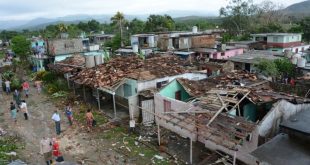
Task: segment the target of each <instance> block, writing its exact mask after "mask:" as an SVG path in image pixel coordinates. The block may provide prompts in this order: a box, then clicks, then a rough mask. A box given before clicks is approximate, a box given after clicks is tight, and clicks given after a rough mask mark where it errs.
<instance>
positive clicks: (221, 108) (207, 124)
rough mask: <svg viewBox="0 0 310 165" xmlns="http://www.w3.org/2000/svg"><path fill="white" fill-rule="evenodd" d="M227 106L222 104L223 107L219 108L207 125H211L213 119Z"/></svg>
mask: <svg viewBox="0 0 310 165" xmlns="http://www.w3.org/2000/svg"><path fill="white" fill-rule="evenodd" d="M225 108H226V104H225V105H223V106H222V108H221V109H219V110H218V111H217V112H216V114H215V115H214V116H213V117H212V118H211V120H210V121H209V122H208V124H207V126H210V124H211V123H212V122H213V120H214V119H215V118H216V117H217V116H218V115H219V114H220V113H221V112H222V111H223V110H224V109H225Z"/></svg>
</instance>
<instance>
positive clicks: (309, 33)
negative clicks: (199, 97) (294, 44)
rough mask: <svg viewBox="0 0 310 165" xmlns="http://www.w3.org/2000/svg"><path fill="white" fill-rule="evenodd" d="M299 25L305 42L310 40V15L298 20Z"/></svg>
mask: <svg viewBox="0 0 310 165" xmlns="http://www.w3.org/2000/svg"><path fill="white" fill-rule="evenodd" d="M299 25H300V27H301V29H302V32H303V39H304V40H305V41H306V42H310V17H306V18H304V19H303V20H302V21H300V23H299Z"/></svg>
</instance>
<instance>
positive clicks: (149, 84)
mask: <svg viewBox="0 0 310 165" xmlns="http://www.w3.org/2000/svg"><path fill="white" fill-rule="evenodd" d="M176 78H187V79H190V80H194V79H195V80H201V79H205V78H207V75H206V74H203V73H184V74H180V75H175V76H170V77H164V78H158V79H155V80H149V81H138V93H139V92H140V91H143V90H145V89H151V88H156V84H157V83H158V82H163V81H168V82H171V81H172V80H174V79H176Z"/></svg>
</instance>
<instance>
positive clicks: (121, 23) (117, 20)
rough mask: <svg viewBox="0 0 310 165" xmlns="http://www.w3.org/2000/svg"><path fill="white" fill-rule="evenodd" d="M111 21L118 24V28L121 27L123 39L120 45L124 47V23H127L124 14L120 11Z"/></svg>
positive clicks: (121, 38)
mask: <svg viewBox="0 0 310 165" xmlns="http://www.w3.org/2000/svg"><path fill="white" fill-rule="evenodd" d="M111 21H112V25H116V26H118V28H119V33H120V40H121V42H120V46H121V47H123V46H124V43H123V26H124V24H125V23H126V20H125V17H124V14H123V13H121V12H119V11H118V12H117V13H116V14H115V15H114V16H113V17H112V18H111Z"/></svg>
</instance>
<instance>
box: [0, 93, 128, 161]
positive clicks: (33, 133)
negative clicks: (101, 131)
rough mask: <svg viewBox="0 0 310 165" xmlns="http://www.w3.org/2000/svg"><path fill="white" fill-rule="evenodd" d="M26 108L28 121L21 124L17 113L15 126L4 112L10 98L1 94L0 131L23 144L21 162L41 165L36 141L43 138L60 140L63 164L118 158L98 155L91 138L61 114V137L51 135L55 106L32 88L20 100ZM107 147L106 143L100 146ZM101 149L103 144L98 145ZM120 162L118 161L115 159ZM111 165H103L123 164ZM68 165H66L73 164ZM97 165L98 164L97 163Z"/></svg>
mask: <svg viewBox="0 0 310 165" xmlns="http://www.w3.org/2000/svg"><path fill="white" fill-rule="evenodd" d="M22 96H23V99H25V100H26V102H27V104H28V111H29V115H30V117H29V120H24V117H23V114H22V113H21V112H18V114H17V124H15V123H14V122H13V121H12V120H11V118H10V113H9V111H8V107H9V104H10V102H11V101H12V96H11V95H6V94H3V97H2V98H1V97H0V99H1V104H0V113H1V111H2V112H4V116H3V121H0V127H2V128H4V129H6V130H8V131H13V132H16V133H17V134H18V135H20V136H21V137H22V139H23V140H24V141H25V144H26V145H25V149H23V150H22V151H21V152H20V153H19V154H20V157H21V159H22V160H23V161H25V162H27V163H29V164H33V165H42V164H44V160H43V157H42V156H41V155H40V154H39V152H40V150H39V141H40V139H41V138H42V137H43V136H49V137H57V138H59V139H60V145H61V151H62V153H63V155H64V158H65V160H66V161H69V162H77V163H78V164H98V162H101V161H102V160H105V158H108V157H110V156H111V155H112V156H113V157H119V156H117V154H116V153H113V152H112V153H111V152H110V153H111V154H104V155H103V156H102V155H100V153H99V152H98V147H99V146H98V143H97V142H96V141H94V140H92V134H88V133H86V132H85V131H83V130H81V129H79V128H77V126H74V127H72V128H71V127H69V126H68V123H67V120H66V118H65V116H64V114H63V113H62V112H61V118H62V120H61V129H62V133H61V135H59V136H57V135H56V133H55V127H54V122H53V121H52V120H51V116H52V113H53V112H54V110H55V109H57V108H56V106H55V105H54V104H53V103H52V102H51V101H50V100H49V98H48V97H47V96H45V95H44V94H41V95H38V94H37V93H36V91H35V89H34V88H32V89H31V90H30V96H29V98H25V97H24V93H22ZM102 143H107V142H102ZM100 145H104V144H100ZM119 158H120V157H119ZM110 160H112V161H110V162H106V164H123V163H122V161H123V160H121V159H119V160H118V159H115V158H114V160H113V159H110ZM77 163H69V164H77ZM99 164H100V163H99Z"/></svg>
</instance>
